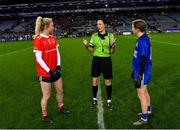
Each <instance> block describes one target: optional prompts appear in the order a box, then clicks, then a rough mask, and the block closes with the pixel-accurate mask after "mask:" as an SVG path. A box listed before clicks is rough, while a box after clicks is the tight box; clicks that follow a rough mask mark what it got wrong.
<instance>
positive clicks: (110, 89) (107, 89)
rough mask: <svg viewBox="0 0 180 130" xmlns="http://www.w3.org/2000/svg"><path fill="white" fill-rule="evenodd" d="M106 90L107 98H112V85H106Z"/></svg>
mask: <svg viewBox="0 0 180 130" xmlns="http://www.w3.org/2000/svg"><path fill="white" fill-rule="evenodd" d="M106 92H107V99H108V100H111V94H112V85H109V86H106Z"/></svg>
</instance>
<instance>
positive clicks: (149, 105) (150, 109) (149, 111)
mask: <svg viewBox="0 0 180 130" xmlns="http://www.w3.org/2000/svg"><path fill="white" fill-rule="evenodd" d="M146 100H147V106H148V108H147V110H148V114H151V113H152V106H151V98H150V95H149V92H148V89H147V88H146Z"/></svg>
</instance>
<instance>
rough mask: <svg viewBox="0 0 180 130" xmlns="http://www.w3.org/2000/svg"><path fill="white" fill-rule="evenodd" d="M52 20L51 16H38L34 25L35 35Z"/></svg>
mask: <svg viewBox="0 0 180 130" xmlns="http://www.w3.org/2000/svg"><path fill="white" fill-rule="evenodd" d="M51 22H52V19H51V18H42V17H41V16H38V17H37V19H36V25H35V36H38V35H39V34H40V33H41V32H42V31H43V30H44V29H45V26H48V25H49V24H50V23H51Z"/></svg>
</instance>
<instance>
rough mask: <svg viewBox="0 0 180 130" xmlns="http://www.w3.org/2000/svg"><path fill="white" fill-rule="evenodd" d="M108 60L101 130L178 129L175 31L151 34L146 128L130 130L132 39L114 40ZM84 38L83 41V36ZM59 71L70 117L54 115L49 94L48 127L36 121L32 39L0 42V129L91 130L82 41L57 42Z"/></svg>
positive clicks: (179, 39) (179, 69)
mask: <svg viewBox="0 0 180 130" xmlns="http://www.w3.org/2000/svg"><path fill="white" fill-rule="evenodd" d="M116 38H117V48H116V53H115V54H114V55H113V56H112V61H113V95H112V100H113V105H114V107H115V110H114V111H113V112H110V111H109V110H108V109H107V108H106V91H105V87H104V83H103V80H102V79H101V90H102V98H103V101H104V102H103V107H104V123H105V128H180V33H169V34H163V33H162V34H151V35H150V38H151V40H152V49H153V55H152V59H153V70H152V79H151V82H150V84H149V86H148V88H149V91H150V95H151V99H152V105H153V115H152V116H151V117H150V121H149V124H148V125H147V126H143V127H134V126H133V125H132V123H133V122H134V121H136V120H137V119H138V116H137V113H138V112H139V111H140V105H139V101H138V99H137V96H136V91H135V88H134V86H133V82H132V81H131V79H130V74H131V61H132V56H133V52H134V46H135V42H136V37H135V36H133V35H130V36H116ZM88 39H89V38H88ZM59 44H60V53H61V58H62V59H61V61H62V71H63V84H64V103H65V106H66V107H68V108H69V109H70V110H71V111H72V113H71V114H70V115H58V114H57V103H56V100H55V91H54V89H52V96H51V98H50V100H49V104H48V111H49V115H50V116H51V117H53V119H54V124H53V125H45V124H42V123H41V110H40V100H41V91H40V85H39V82H38V81H37V78H36V69H35V62H34V54H33V50H32V45H33V44H32V41H21V42H9V43H0V128H92V129H94V128H97V109H90V107H89V106H90V99H91V76H90V68H91V60H92V54H89V53H88V52H87V51H86V50H85V48H84V46H83V44H82V38H62V39H60V41H59Z"/></svg>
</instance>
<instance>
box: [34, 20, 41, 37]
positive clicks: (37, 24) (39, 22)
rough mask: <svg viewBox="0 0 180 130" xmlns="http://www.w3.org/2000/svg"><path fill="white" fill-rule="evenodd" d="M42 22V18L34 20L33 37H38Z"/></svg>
mask: <svg viewBox="0 0 180 130" xmlns="http://www.w3.org/2000/svg"><path fill="white" fill-rule="evenodd" d="M42 20H43V18H42V17H41V16H38V17H37V19H36V25H35V35H36V36H37V35H39V34H40V32H41V26H42Z"/></svg>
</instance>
